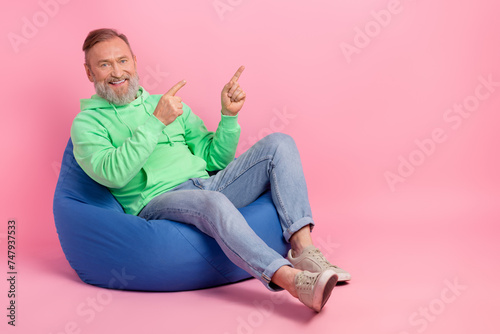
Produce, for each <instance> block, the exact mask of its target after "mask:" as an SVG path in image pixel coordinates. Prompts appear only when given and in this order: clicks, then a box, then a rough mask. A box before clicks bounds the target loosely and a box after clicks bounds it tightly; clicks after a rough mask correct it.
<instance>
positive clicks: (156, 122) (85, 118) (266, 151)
mask: <svg viewBox="0 0 500 334" xmlns="http://www.w3.org/2000/svg"><path fill="white" fill-rule="evenodd" d="M83 51H84V52H85V64H84V67H85V71H86V74H87V77H88V79H89V80H90V81H91V82H93V83H94V86H95V89H96V93H97V94H96V95H93V96H92V98H90V99H82V100H81V109H82V111H81V112H80V113H79V114H78V115H77V116H76V118H75V120H74V122H73V125H72V128H71V137H72V140H73V144H74V155H75V158H76V160H77V161H78V163H79V164H80V166H81V167H82V168H83V170H84V171H85V172H86V173H87V174H88V175H89V176H90V177H91V178H92V179H94V180H95V181H97V182H99V183H101V184H103V185H104V186H106V187H108V188H109V189H110V191H111V192H112V194H113V195H114V196H115V197H116V198H117V200H118V201H119V202H120V204H121V205H122V206H123V208H124V210H125V212H126V213H129V214H133V215H139V216H140V217H143V218H145V219H148V220H149V219H171V220H175V221H179V222H183V223H186V224H192V225H195V226H196V227H197V228H198V229H200V230H201V231H202V232H204V233H206V234H207V235H209V236H211V237H213V238H214V239H215V240H216V241H217V242H218V244H219V245H220V247H221V248H222V250H223V251H224V253H225V254H226V255H227V256H228V258H229V259H230V260H231V261H233V262H234V263H235V264H236V265H238V266H239V267H241V268H243V269H244V270H246V271H247V272H249V273H250V274H251V275H253V276H254V277H256V278H257V279H259V280H260V281H261V282H262V283H263V284H264V285H265V286H266V287H268V288H269V289H270V290H273V291H278V290H282V289H285V290H287V291H288V292H289V293H290V294H291V295H292V296H294V297H296V298H299V300H300V301H301V302H302V303H304V304H305V305H306V306H308V307H310V308H312V309H314V310H315V311H317V312H319V311H320V310H321V309H322V308H323V306H324V304H325V303H326V301H327V300H328V298H329V296H330V293H331V291H332V289H333V287H334V286H335V284H336V282H337V280H339V279H340V280H348V279H350V275H349V274H348V273H347V272H345V271H344V270H342V269H340V268H338V267H336V266H333V265H331V264H330V263H329V262H328V261H327V260H326V259H325V258H324V256H323V255H322V254H321V252H320V251H319V250H318V249H317V248H315V247H314V246H313V244H312V240H311V235H310V231H311V229H312V226H313V225H314V222H313V220H312V214H311V209H310V206H309V201H308V198H307V189H306V184H305V179H304V175H303V171H302V166H301V163H300V157H299V154H298V151H297V148H296V146H295V143H294V141H293V139H291V138H290V137H289V136H286V135H284V134H273V135H269V136H267V137H266V138H264V139H262V140H260V141H259V142H258V143H256V144H255V145H254V146H252V147H251V148H250V149H249V150H248V151H247V152H245V153H244V154H242V155H241V156H240V157H239V158H238V159H237V160H234V156H235V152H236V146H237V144H238V140H239V135H240V127H239V125H238V122H237V118H238V113H239V112H240V110H241V108H242V107H243V104H244V103H245V100H246V94H245V92H244V90H243V89H242V88H241V87H240V85H239V83H238V79H239V77H240V75H241V74H242V72H243V70H244V67H243V66H242V67H240V68H239V69H238V70H237V71H236V73H235V74H234V76H233V77H232V78H231V80H230V81H229V82H228V83H227V84H226V85H225V86H224V88H223V89H222V93H221V105H222V108H221V121H220V123H219V125H218V127H217V131H215V133H214V132H209V131H207V129H206V128H205V126H204V124H203V122H202V120H201V119H200V118H199V117H198V116H196V115H195V114H194V113H193V112H192V111H191V109H190V108H189V107H188V106H187V105H186V104H184V103H183V102H182V99H181V98H180V97H179V96H177V94H178V92H179V90H180V89H181V88H182V87H183V86H184V85H185V84H186V82H185V81H180V82H179V83H177V84H176V85H175V86H173V87H172V88H171V89H170V90H169V91H167V92H166V93H165V94H164V95H149V93H148V92H147V91H146V90H145V89H144V88H143V87H141V86H140V85H139V76H138V74H137V69H136V64H137V59H136V56H135V55H134V53H133V52H132V49H131V47H130V44H129V42H128V39H127V37H126V36H125V35H123V34H118V33H117V32H116V31H115V30H112V29H98V30H94V31H91V32H90V33H89V34H88V36H87V38H86V40H85V42H84V45H83ZM216 170H221V171H220V172H218V173H217V174H216V175H214V176H211V177H210V176H209V174H208V172H207V171H216ZM268 188H271V193H272V198H273V202H274V204H275V206H276V209H277V211H278V215H279V218H280V222H281V225H282V228H283V235H284V237H285V239H286V240H287V241H288V242H290V244H291V250H290V252H289V254H288V257H287V259H285V258H283V257H282V256H281V255H279V254H278V253H277V252H275V251H274V250H273V249H271V248H270V247H268V246H267V245H266V244H265V243H264V242H263V241H262V240H261V239H260V238H259V237H258V236H257V235H256V234H255V233H254V232H253V230H252V229H251V228H250V227H249V226H248V224H247V223H246V221H245V219H244V218H243V216H242V215H241V214H240V213H239V211H238V210H237V208H239V207H243V206H246V205H248V204H250V203H251V202H253V201H254V200H255V199H257V197H259V196H260V195H261V194H262V192H264V191H265V190H266V189H268Z"/></svg>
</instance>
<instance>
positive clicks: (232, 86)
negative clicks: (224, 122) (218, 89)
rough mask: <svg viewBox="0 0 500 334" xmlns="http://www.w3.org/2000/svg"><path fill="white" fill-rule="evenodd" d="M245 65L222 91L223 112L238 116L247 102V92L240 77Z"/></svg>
mask: <svg viewBox="0 0 500 334" xmlns="http://www.w3.org/2000/svg"><path fill="white" fill-rule="evenodd" d="M244 69H245V66H241V67H240V68H239V69H238V70H237V71H236V73H235V74H234V75H233V77H232V78H231V80H230V81H229V82H228V83H227V84H226V85H225V86H224V88H223V89H222V93H221V104H222V114H224V115H227V116H236V115H238V112H239V111H240V110H241V108H242V107H243V104H244V103H245V98H246V96H247V95H246V93H245V92H244V91H243V90H242V89H241V87H240V84H239V83H238V79H239V77H240V75H241V73H243V70H244Z"/></svg>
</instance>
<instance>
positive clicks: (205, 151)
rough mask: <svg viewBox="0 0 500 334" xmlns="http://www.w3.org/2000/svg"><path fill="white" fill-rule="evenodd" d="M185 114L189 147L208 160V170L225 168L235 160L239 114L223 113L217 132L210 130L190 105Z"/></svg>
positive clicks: (238, 136)
mask: <svg viewBox="0 0 500 334" xmlns="http://www.w3.org/2000/svg"><path fill="white" fill-rule="evenodd" d="M186 107H187V106H186ZM183 116H184V125H185V139H186V142H187V144H188V147H189V149H190V150H191V152H193V154H194V155H196V156H198V157H201V158H203V159H204V160H205V161H206V163H207V170H208V171H214V170H221V169H224V168H225V167H226V166H227V165H228V164H229V163H230V162H231V161H233V160H234V157H235V154H236V147H237V146H238V141H239V139H240V132H241V128H240V125H239V124H238V116H226V115H223V114H222V113H221V117H222V118H221V120H220V122H219V125H218V127H217V131H215V132H210V131H208V130H207V128H206V127H205V124H204V123H203V121H202V120H201V119H200V118H199V117H198V116H197V115H195V114H194V113H193V112H192V111H191V109H190V108H189V107H187V108H184V114H183Z"/></svg>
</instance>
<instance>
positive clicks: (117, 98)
mask: <svg viewBox="0 0 500 334" xmlns="http://www.w3.org/2000/svg"><path fill="white" fill-rule="evenodd" d="M91 74H92V77H93V78H94V88H95V91H96V93H97V95H99V96H100V97H102V98H103V99H105V100H106V101H108V102H109V103H112V104H114V105H117V106H123V105H126V104H129V103H130V102H132V101H134V100H135V99H136V97H137V92H138V91H139V75H138V74H137V73H136V74H135V75H134V76H132V77H130V76H128V75H126V76H123V77H122V78H117V79H118V80H121V79H128V80H129V81H128V89H127V92H125V94H123V95H117V94H116V93H115V92H114V91H113V89H112V88H111V87H109V86H108V83H107V82H97V81H96V80H95V77H94V74H93V73H91Z"/></svg>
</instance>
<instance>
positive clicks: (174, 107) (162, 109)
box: [153, 80, 186, 125]
mask: <svg viewBox="0 0 500 334" xmlns="http://www.w3.org/2000/svg"><path fill="white" fill-rule="evenodd" d="M185 84H186V80H182V81H179V82H178V83H177V84H176V85H175V86H173V87H172V88H170V89H169V90H168V92H166V93H165V94H164V95H163V96H162V97H161V98H160V101H158V105H157V106H156V109H155V111H154V112H153V115H155V116H156V118H158V119H159V120H160V121H162V123H163V124H165V125H169V124H170V123H172V122H173V121H175V120H176V119H177V117H179V116H180V115H182V99H181V98H180V97H179V96H175V94H177V92H178V91H179V89H181V88H182V87H183V86H184V85H185Z"/></svg>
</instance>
